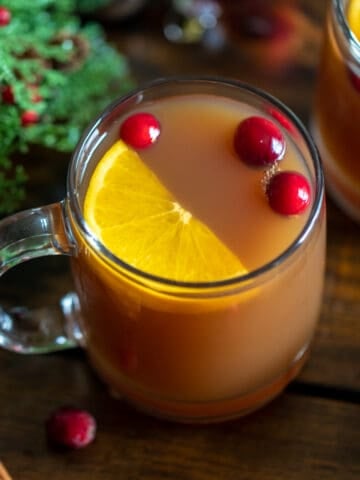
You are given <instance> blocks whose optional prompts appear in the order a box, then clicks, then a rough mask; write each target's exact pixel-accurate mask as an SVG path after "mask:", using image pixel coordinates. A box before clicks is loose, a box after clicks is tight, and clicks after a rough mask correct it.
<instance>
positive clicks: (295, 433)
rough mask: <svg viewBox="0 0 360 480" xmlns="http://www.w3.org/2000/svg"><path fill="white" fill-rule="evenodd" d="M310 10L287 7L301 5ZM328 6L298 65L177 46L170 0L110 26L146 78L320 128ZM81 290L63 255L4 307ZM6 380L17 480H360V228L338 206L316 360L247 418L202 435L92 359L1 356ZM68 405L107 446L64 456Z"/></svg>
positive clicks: (247, 50)
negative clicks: (275, 105) (320, 71)
mask: <svg viewBox="0 0 360 480" xmlns="http://www.w3.org/2000/svg"><path fill="white" fill-rule="evenodd" d="M300 3H301V2H296V1H295V0H287V2H286V4H287V5H290V7H291V8H293V9H294V8H295V7H296V5H297V4H300ZM325 3H326V2H325V1H320V0H317V1H316V2H313V0H309V1H305V0H303V2H302V3H301V6H303V7H304V11H305V12H306V17H305V16H303V14H302V13H301V12H297V11H296V10H293V14H294V18H295V20H296V21H295V25H296V26H297V27H298V31H297V34H298V35H299V38H300V39H302V43H300V44H299V45H300V46H299V45H297V46H296V47H292V48H293V49H294V50H293V51H292V52H290V53H291V55H289V56H288V57H287V60H286V63H285V64H283V63H280V64H278V63H276V62H275V61H274V62H273V61H272V59H271V55H272V52H271V51H270V50H265V53H266V54H265V53H264V51H263V50H261V49H260V50H258V49H255V50H254V49H253V48H252V45H251V42H250V43H248V44H247V43H246V42H240V41H232V42H231V44H229V45H227V46H226V47H224V48H223V50H221V51H215V50H209V47H208V46H205V45H203V44H202V45H201V44H197V45H177V44H171V43H169V42H168V41H167V40H166V39H165V38H164V36H163V33H162V20H163V15H162V13H163V9H162V8H160V3H158V2H149V5H148V7H147V8H146V9H145V10H144V11H143V12H142V15H139V16H138V17H136V18H134V19H132V20H131V21H128V22H121V23H116V22H112V23H111V24H107V25H106V28H107V32H108V35H109V38H110V39H111V40H112V41H113V42H114V43H115V44H116V45H117V46H118V48H119V49H120V51H122V52H123V53H125V54H126V55H127V56H128V58H129V61H130V65H131V68H132V71H133V72H134V76H135V78H136V81H137V82H139V83H140V82H143V81H146V80H151V79H153V78H156V77H159V76H167V75H176V74H210V75H222V76H228V77H232V78H238V79H240V80H243V81H246V82H249V83H252V84H255V85H257V86H259V87H262V88H264V89H266V90H267V91H269V92H270V93H272V94H274V95H276V96H277V97H278V98H280V99H281V100H283V101H284V102H285V103H287V104H288V105H289V106H290V107H291V108H292V109H293V110H294V111H295V112H296V113H297V114H298V116H299V117H300V118H301V119H302V120H303V121H304V122H305V123H307V122H308V120H309V115H310V113H311V99H312V95H313V87H314V81H315V77H316V65H317V59H318V54H319V45H320V42H321V23H322V20H323V17H324V10H325ZM294 12H295V13H294ZM277 48H278V47H277ZM296 49H297V50H296ZM276 51H278V50H276ZM285 57H286V55H285ZM269 60H270V61H269ZM284 61H285V60H283V62H284ZM60 180H61V182H62V179H60ZM50 190H51V192H49V189H45V187H44V189H43V191H42V192H41V201H42V203H43V202H47V201H52V200H53V198H51V195H55V196H56V195H58V196H61V195H62V192H61V189H60V191H57V190H56V189H55V190H54V189H50ZM54 192H55V193H54ZM38 193H39V192H38ZM56 199H58V198H56ZM69 289H71V279H70V276H69V271H68V263H67V259H66V258H60V257H50V258H45V259H41V260H36V261H33V262H29V263H28V264H25V265H22V266H20V267H18V268H17V269H15V270H14V271H11V272H9V273H8V274H7V275H6V277H4V278H3V279H2V280H1V282H0V301H1V303H2V302H6V303H14V304H23V303H30V304H33V305H41V304H44V303H46V304H51V303H54V302H55V301H56V298H57V297H58V296H59V295H61V294H63V293H65V292H67V291H68V290H69ZM0 378H1V381H0V461H2V462H3V463H4V465H5V466H6V467H7V469H8V470H9V472H10V473H11V475H12V477H13V479H18V480H35V479H36V480H44V479H47V478H51V479H52V480H58V479H59V480H60V479H61V480H62V479H64V477H66V478H67V479H68V480H75V479H76V480H80V479H93V480H97V479H106V480H112V479H124V480H125V479H126V480H132V479H143V480H152V479H154V480H155V479H174V480H175V479H179V480H186V479H189V480H190V479H191V480H215V479H216V480H229V479H242V480H246V479H252V480H254V479H261V480H279V479H284V480H298V479H306V480H312V479H316V480H322V479H324V480H325V479H326V480H331V479H341V480H350V479H353V480H355V479H360V226H359V225H356V224H354V223H353V222H352V221H351V220H349V219H348V218H347V217H346V216H345V215H344V214H343V213H341V211H340V210H339V209H338V208H337V207H336V206H335V205H334V204H333V203H332V201H331V200H330V199H329V200H328V250H327V270H326V284H325V294H324V302H323V307H322V311H321V318H320V322H319V326H318V328H317V331H316V336H315V340H314V344H313V350H312V355H311V357H310V360H309V361H308V363H307V365H306V367H305V368H304V370H303V371H302V373H301V374H300V376H299V378H298V379H297V380H296V381H294V382H293V383H292V384H291V385H290V386H289V387H288V388H287V389H286V391H285V392H284V394H283V395H281V396H280V397H279V398H277V399H276V400H275V401H273V402H272V403H271V404H269V405H268V406H266V407H265V408H263V409H262V410H260V411H258V412H256V413H254V414H252V415H250V416H248V417H246V418H243V419H239V420H236V421H232V422H227V423H223V424H218V425H211V426H200V427H199V426H189V425H178V424H174V423H169V422H165V421H160V420H157V419H154V418H150V417H148V416H145V415H143V414H141V413H138V412H136V411H134V410H133V409H132V408H130V407H128V406H127V405H126V404H124V403H122V402H121V401H117V400H114V399H112V398H111V397H110V396H109V395H108V393H107V391H106V389H105V388H104V386H103V384H102V383H101V382H100V381H99V380H98V379H97V377H96V376H95V375H94V374H93V373H92V371H91V369H90V368H89V367H88V365H87V363H86V358H85V355H84V353H83V352H81V351H80V350H79V351H75V350H74V351H68V352H64V353H57V354H51V355H46V356H31V357H30V356H20V355H15V354H11V353H8V352H5V351H0ZM64 404H75V405H78V406H80V407H83V408H87V409H89V410H90V411H91V412H93V414H94V415H95V417H96V419H97V421H98V434H97V437H96V441H95V442H94V443H93V444H91V445H89V446H88V447H86V448H85V449H83V450H79V451H69V452H58V451H54V450H53V449H52V448H51V447H50V446H49V445H48V444H47V442H46V437H45V430H44V422H45V419H46V418H47V416H48V415H49V413H50V412H52V411H53V410H54V409H56V408H57V407H59V406H61V405H64ZM0 477H1V475H0Z"/></svg>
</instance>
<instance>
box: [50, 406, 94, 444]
mask: <svg viewBox="0 0 360 480" xmlns="http://www.w3.org/2000/svg"><path fill="white" fill-rule="evenodd" d="M46 433H47V436H48V439H49V441H50V442H51V443H52V444H54V445H58V446H62V447H67V448H82V447H86V446H87V445H88V444H89V443H91V442H92V441H93V440H94V438H95V434H96V421H95V419H94V417H93V416H92V415H91V414H90V413H89V412H87V411H85V410H80V409H78V408H73V407H62V408H59V409H58V410H56V411H55V412H54V413H52V415H51V416H50V417H49V418H48V420H47V422H46Z"/></svg>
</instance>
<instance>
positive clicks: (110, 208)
mask: <svg viewBox="0 0 360 480" xmlns="http://www.w3.org/2000/svg"><path fill="white" fill-rule="evenodd" d="M84 218H85V221H86V223H87V224H88V226H89V228H90V230H91V231H92V232H93V233H94V234H95V236H96V237H97V238H98V239H99V240H100V241H101V243H102V244H103V245H104V246H105V247H106V248H107V249H108V250H110V251H111V252H112V253H113V254H114V255H116V256H117V257H118V258H120V259H121V260H123V261H125V262H126V263H128V264H130V265H132V266H133V267H135V268H137V269H139V270H141V271H143V272H146V273H150V274H153V275H156V276H159V277H163V278H167V279H172V280H177V281H184V282H209V281H217V280H224V279H226V278H230V277H234V276H238V275H242V274H245V273H247V270H246V269H245V268H244V266H243V265H242V263H241V262H240V260H239V259H238V258H237V257H236V256H235V255H234V254H233V253H232V252H231V251H230V250H229V249H228V248H227V247H226V246H225V245H224V244H223V243H222V242H221V241H220V240H219V239H218V237H217V236H216V235H215V234H214V233H213V232H212V231H211V230H210V229H209V228H208V227H207V226H206V225H205V224H204V223H202V222H201V221H199V220H198V219H196V218H194V216H193V215H192V214H191V213H190V212H189V211H187V210H185V209H184V208H183V207H182V206H181V205H180V204H179V203H178V202H177V201H176V199H175V198H173V196H172V195H171V193H170V192H169V191H168V190H167V189H166V188H165V187H164V186H163V185H162V183H161V182H160V180H159V179H158V178H157V176H156V175H155V174H154V173H153V172H152V171H151V170H150V169H149V168H148V167H147V166H146V165H145V164H144V162H143V161H142V160H141V158H140V157H139V155H138V154H137V153H136V152H135V151H133V150H131V149H130V148H129V147H128V146H127V145H126V144H125V143H124V142H122V141H121V140H119V141H117V142H116V143H115V144H114V145H113V146H112V147H111V148H110V149H109V150H108V152H107V153H106V154H105V155H104V156H103V158H102V159H101V160H100V162H99V163H98V165H97V167H96V168H95V171H94V173H93V175H92V177H91V179H90V183H89V187H88V190H87V193H86V197H85V203H84Z"/></svg>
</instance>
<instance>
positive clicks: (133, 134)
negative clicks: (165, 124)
mask: <svg viewBox="0 0 360 480" xmlns="http://www.w3.org/2000/svg"><path fill="white" fill-rule="evenodd" d="M159 135H160V123H159V121H158V120H157V119H156V118H155V117H154V115H152V114H151V113H144V112H141V113H135V114H134V115H131V116H130V117H128V118H127V119H126V120H125V121H124V122H123V124H122V125H121V127H120V138H121V139H122V140H124V142H125V143H127V144H128V145H130V146H131V147H134V148H138V149H142V148H147V147H150V146H151V145H152V144H153V143H155V142H156V140H157V139H158V137H159Z"/></svg>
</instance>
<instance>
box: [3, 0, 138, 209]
mask: <svg viewBox="0 0 360 480" xmlns="http://www.w3.org/2000/svg"><path fill="white" fill-rule="evenodd" d="M1 7H2V8H5V9H7V10H8V11H9V12H10V14H11V18H10V21H9V22H8V23H7V24H6V25H0V213H1V214H3V213H7V212H10V211H13V210H14V209H16V208H18V206H19V205H20V202H21V201H22V200H23V198H24V196H25V193H26V192H25V183H26V177H27V175H26V170H27V165H22V164H17V162H16V161H14V158H15V157H16V154H17V153H26V152H27V151H28V150H29V147H30V146H31V145H32V144H36V145H42V146H45V147H48V148H52V149H55V150H57V151H64V152H68V151H71V150H72V149H73V148H74V146H75V144H76V142H77V141H78V139H79V137H80V135H81V132H82V130H83V129H84V127H85V125H86V124H87V123H88V122H89V121H90V120H91V119H92V118H93V117H94V116H96V115H97V114H98V113H99V112H100V111H101V110H102V109H103V108H104V106H105V105H106V104H108V103H109V102H110V101H111V100H112V99H113V98H114V97H115V96H118V95H119V94H121V93H123V92H124V91H126V90H128V89H129V88H130V87H131V79H130V75H129V69H128V63H127V61H126V59H125V57H124V56H123V55H122V54H120V53H119V52H118V51H117V50H115V49H114V48H113V47H111V46H110V45H109V44H108V43H107V41H106V39H105V36H104V33H103V31H102V29H101V27H100V25H98V24H97V23H92V24H86V25H82V23H81V19H80V18H79V17H78V16H77V14H76V11H77V0H31V2H29V0H2V2H1ZM29 112H31V113H30V114H29ZM27 161H29V162H31V158H29V160H27Z"/></svg>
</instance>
